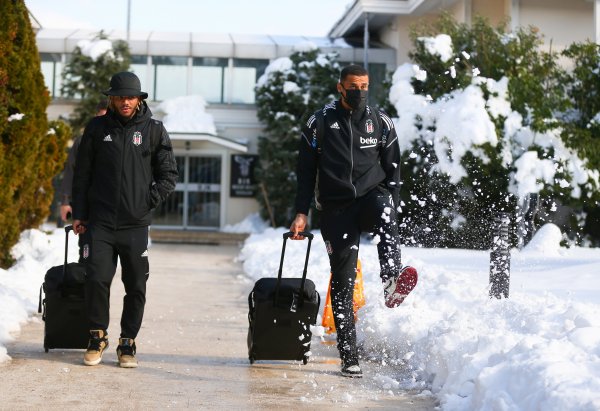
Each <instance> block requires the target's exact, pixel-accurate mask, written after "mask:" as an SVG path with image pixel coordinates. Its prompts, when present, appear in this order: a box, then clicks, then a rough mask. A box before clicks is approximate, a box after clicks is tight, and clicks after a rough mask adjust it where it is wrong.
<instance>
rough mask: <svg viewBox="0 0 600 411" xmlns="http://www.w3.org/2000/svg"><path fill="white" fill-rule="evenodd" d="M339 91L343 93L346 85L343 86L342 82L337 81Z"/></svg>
mask: <svg viewBox="0 0 600 411" xmlns="http://www.w3.org/2000/svg"><path fill="white" fill-rule="evenodd" d="M336 87H337V91H338V93H340V94H342V91H344V87H343V86H342V83H337V86H336Z"/></svg>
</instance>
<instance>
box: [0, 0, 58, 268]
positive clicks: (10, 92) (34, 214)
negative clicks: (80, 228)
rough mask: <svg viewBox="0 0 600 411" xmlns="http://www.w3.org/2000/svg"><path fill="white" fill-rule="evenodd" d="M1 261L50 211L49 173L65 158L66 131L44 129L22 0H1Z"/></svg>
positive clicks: (39, 80) (43, 92) (44, 97)
mask: <svg viewBox="0 0 600 411" xmlns="http://www.w3.org/2000/svg"><path fill="white" fill-rule="evenodd" d="M0 15H1V16H2V25H1V26H0V136H1V141H0V187H2V189H1V190H0V266H1V267H3V268H6V267H9V266H10V265H11V264H12V262H13V259H12V256H11V254H10V250H11V248H12V246H13V245H14V244H16V242H17V241H18V239H19V234H20V233H21V231H23V230H25V229H29V228H34V227H37V226H39V225H40V224H41V223H42V222H43V221H44V219H45V218H46V217H47V216H48V214H49V210H50V208H49V206H50V202H51V201H52V196H53V190H52V178H53V177H54V175H56V174H57V173H58V171H59V170H60V168H61V167H62V165H63V162H64V160H65V146H66V142H67V138H68V137H69V136H68V135H66V133H49V132H48V131H49V129H48V120H47V117H46V108H47V106H48V103H49V101H50V97H49V93H48V90H47V89H46V87H45V85H44V78H43V76H42V72H41V66H40V64H41V63H40V58H39V54H38V50H37V46H36V43H35V35H34V33H33V29H32V27H31V22H30V20H29V14H28V11H27V8H26V7H25V4H24V2H23V1H22V0H15V1H3V2H0Z"/></svg>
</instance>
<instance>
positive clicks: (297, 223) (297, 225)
mask: <svg viewBox="0 0 600 411" xmlns="http://www.w3.org/2000/svg"><path fill="white" fill-rule="evenodd" d="M307 221H308V217H307V216H306V214H301V213H298V214H296V218H294V221H292V225H291V226H290V231H291V232H292V233H294V235H293V236H292V237H290V239H292V240H304V236H301V235H298V233H300V232H302V231H304V229H305V228H306V223H307Z"/></svg>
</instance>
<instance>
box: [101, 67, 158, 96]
mask: <svg viewBox="0 0 600 411" xmlns="http://www.w3.org/2000/svg"><path fill="white" fill-rule="evenodd" d="M104 95H106V96H136V97H141V98H142V100H144V99H147V98H148V93H146V92H143V91H142V86H141V84H140V79H139V78H138V76H136V75H135V74H133V73H130V72H128V71H122V72H120V73H117V74H115V75H114V76H112V78H111V79H110V88H109V89H108V90H106V91H105V92H104Z"/></svg>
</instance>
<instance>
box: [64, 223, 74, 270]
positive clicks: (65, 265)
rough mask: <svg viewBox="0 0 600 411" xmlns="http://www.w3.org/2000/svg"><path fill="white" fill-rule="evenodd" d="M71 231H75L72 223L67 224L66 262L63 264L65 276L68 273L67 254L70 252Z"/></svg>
mask: <svg viewBox="0 0 600 411" xmlns="http://www.w3.org/2000/svg"><path fill="white" fill-rule="evenodd" d="M69 231H73V226H72V225H66V226H65V264H64V265H63V278H65V275H66V274H67V254H68V253H69Z"/></svg>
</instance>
